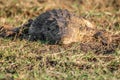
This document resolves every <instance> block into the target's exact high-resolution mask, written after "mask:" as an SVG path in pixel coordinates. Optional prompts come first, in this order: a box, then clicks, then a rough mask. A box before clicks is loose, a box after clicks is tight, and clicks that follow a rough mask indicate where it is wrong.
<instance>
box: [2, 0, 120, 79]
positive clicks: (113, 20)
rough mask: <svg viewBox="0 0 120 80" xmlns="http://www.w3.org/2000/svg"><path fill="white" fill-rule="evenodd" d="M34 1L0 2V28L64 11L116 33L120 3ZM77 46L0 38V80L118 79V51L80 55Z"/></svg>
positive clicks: (70, 0) (118, 24)
mask: <svg viewBox="0 0 120 80" xmlns="http://www.w3.org/2000/svg"><path fill="white" fill-rule="evenodd" d="M38 1H39V2H38ZM38 1H37V0H3V1H0V26H1V25H3V26H9V27H11V26H14V27H16V26H19V25H21V24H23V23H25V22H26V21H27V20H28V19H30V18H34V17H36V16H37V15H39V14H40V13H42V12H45V11H46V10H49V9H53V8H66V9H68V10H70V11H72V12H75V13H76V14H77V15H80V16H82V17H85V18H87V19H89V20H90V21H92V22H93V23H95V24H96V26H97V27H98V28H102V29H106V30H107V31H110V32H114V33H118V32H120V4H119V1H120V0H111V2H110V1H109V0H105V1H103V0H91V1H94V2H88V0H83V1H82V0H81V1H79V0H66V1H64V0H38ZM112 1H113V2H112ZM115 1H118V2H115ZM108 2H109V4H108ZM93 5H95V6H93ZM78 45H79V44H78V43H76V44H74V45H72V46H68V47H62V46H60V45H46V44H42V43H41V42H40V41H37V42H29V41H27V40H20V39H16V40H14V41H12V40H10V39H3V38H0V80H120V49H117V50H116V51H115V52H114V53H112V54H99V55H98V54H95V53H92V52H89V53H85V52H82V51H80V50H79V49H78V48H77V47H78Z"/></svg>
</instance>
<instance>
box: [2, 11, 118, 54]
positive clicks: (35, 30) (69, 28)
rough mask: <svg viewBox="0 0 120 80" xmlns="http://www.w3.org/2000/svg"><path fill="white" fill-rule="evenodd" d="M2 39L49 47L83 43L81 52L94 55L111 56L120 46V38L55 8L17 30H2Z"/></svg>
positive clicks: (3, 28)
mask: <svg viewBox="0 0 120 80" xmlns="http://www.w3.org/2000/svg"><path fill="white" fill-rule="evenodd" d="M0 36H1V37H16V36H17V37H19V38H21V39H28V40H30V41H36V40H41V41H44V42H47V43H48V44H67V45H69V44H71V43H74V42H80V45H79V47H78V48H79V49H80V50H82V51H84V52H88V51H94V52H95V53H112V52H114V51H115V49H116V48H118V47H119V46H120V35H119V34H112V33H110V32H107V31H105V30H99V29H97V28H96V27H95V26H94V25H93V24H92V23H91V22H90V21H88V20H85V19H84V18H82V17H78V16H76V15H74V14H73V13H70V12H69V11H68V10H62V9H54V10H50V11H47V12H45V13H42V14H40V15H39V16H38V17H37V18H36V19H34V20H29V21H28V23H26V24H24V25H22V26H20V27H18V28H13V29H12V28H11V29H8V28H6V27H1V33H0Z"/></svg>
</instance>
